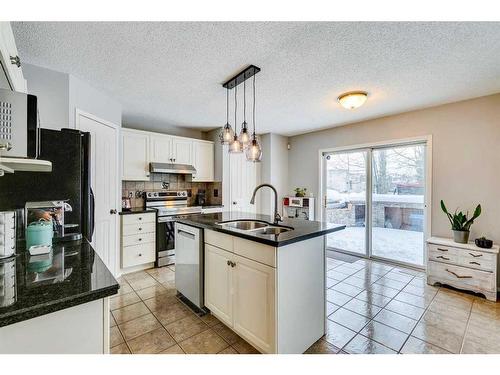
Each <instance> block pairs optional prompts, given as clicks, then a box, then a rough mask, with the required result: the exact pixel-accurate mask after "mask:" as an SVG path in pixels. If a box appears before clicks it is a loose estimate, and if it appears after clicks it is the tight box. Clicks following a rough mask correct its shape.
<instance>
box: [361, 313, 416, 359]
mask: <svg viewBox="0 0 500 375" xmlns="http://www.w3.org/2000/svg"><path fill="white" fill-rule="evenodd" d="M359 333H361V334H362V335H363V336H365V337H368V338H369V339H372V340H374V341H377V342H378V343H380V344H382V345H384V346H386V347H388V348H390V349H392V350H395V351H397V352H398V351H399V350H400V349H401V348H402V347H403V344H404V343H405V341H406V339H407V338H408V334H407V333H403V332H401V331H398V330H397V329H394V328H391V327H389V326H386V325H385V324H382V323H379V322H375V321H373V320H372V321H371V322H370V323H368V324H367V325H366V326H365V328H363V329H362V330H361V331H360V332H359Z"/></svg>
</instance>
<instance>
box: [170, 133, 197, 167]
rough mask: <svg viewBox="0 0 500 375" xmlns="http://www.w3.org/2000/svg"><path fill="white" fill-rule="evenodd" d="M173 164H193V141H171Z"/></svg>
mask: <svg viewBox="0 0 500 375" xmlns="http://www.w3.org/2000/svg"><path fill="white" fill-rule="evenodd" d="M172 149H173V152H172V157H173V159H174V160H173V162H174V163H177V164H193V141H191V140H189V139H185V138H175V137H174V138H173V139H172Z"/></svg>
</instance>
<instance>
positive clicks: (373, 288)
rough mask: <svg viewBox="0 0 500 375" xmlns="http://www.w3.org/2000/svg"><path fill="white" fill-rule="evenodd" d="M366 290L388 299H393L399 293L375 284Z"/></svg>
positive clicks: (396, 290) (385, 286)
mask: <svg viewBox="0 0 500 375" xmlns="http://www.w3.org/2000/svg"><path fill="white" fill-rule="evenodd" d="M367 290H369V291H371V292H373V293H377V294H381V295H383V296H386V297H390V298H394V297H395V296H396V294H398V293H399V290H398V289H394V288H391V287H389V286H387V285H382V284H377V283H373V284H372V285H370V287H369V288H368V289H367Z"/></svg>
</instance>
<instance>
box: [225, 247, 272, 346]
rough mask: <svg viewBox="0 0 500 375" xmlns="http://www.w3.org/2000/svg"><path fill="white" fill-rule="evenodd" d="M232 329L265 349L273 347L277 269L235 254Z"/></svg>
mask: <svg viewBox="0 0 500 375" xmlns="http://www.w3.org/2000/svg"><path fill="white" fill-rule="evenodd" d="M233 259H234V260H233V262H234V264H235V265H234V267H232V268H233V277H232V278H233V329H234V330H235V331H236V332H237V333H238V334H239V335H240V336H242V337H243V338H244V339H246V340H247V341H249V342H251V343H253V344H254V345H255V346H256V347H258V348H259V349H260V350H261V351H263V352H265V353H273V352H274V350H275V300H274V298H275V290H276V282H275V278H276V269H275V268H272V267H269V266H266V265H264V264H260V263H258V262H255V261H252V260H250V259H247V258H243V257H240V256H237V255H235V256H234V258H233Z"/></svg>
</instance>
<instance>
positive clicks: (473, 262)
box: [469, 262, 481, 266]
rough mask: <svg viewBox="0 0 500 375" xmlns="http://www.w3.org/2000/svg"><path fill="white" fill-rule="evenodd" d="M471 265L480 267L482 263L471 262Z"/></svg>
mask: <svg viewBox="0 0 500 375" xmlns="http://www.w3.org/2000/svg"><path fill="white" fill-rule="evenodd" d="M469 264H477V265H478V266H480V265H481V263H478V262H469Z"/></svg>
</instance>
